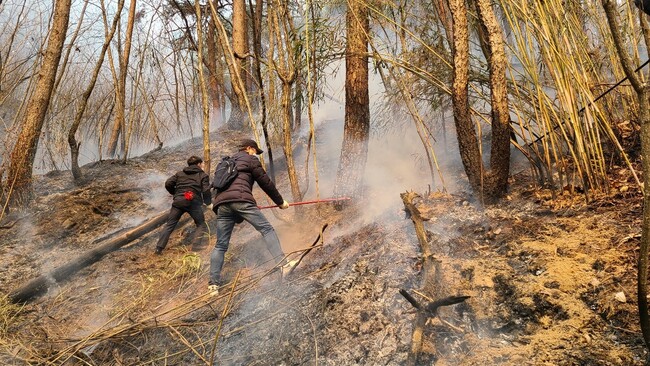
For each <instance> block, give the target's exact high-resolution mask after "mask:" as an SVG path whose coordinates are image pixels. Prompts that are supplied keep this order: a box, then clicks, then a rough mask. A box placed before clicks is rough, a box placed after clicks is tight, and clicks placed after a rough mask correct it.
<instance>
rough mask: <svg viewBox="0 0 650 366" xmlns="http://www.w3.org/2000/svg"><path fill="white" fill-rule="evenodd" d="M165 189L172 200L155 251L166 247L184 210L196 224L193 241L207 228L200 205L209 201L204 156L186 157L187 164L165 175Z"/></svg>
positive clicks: (210, 196)
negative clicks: (169, 174)
mask: <svg viewBox="0 0 650 366" xmlns="http://www.w3.org/2000/svg"><path fill="white" fill-rule="evenodd" d="M165 189H167V192H169V194H171V195H172V196H173V202H172V208H171V210H170V211H169V215H168V216H167V222H166V223H165V226H164V227H163V230H162V233H160V238H159V239H158V243H157V244H156V251H155V253H156V254H161V253H162V251H163V249H165V247H166V246H167V242H168V241H169V237H170V236H171V234H172V231H174V228H175V227H176V225H177V224H178V220H180V219H181V216H183V214H184V213H185V212H187V213H189V214H190V216H192V219H193V220H194V224H195V225H196V231H195V232H194V235H193V236H192V241H193V239H195V238H196V237H197V235H199V237H201V236H203V235H205V234H207V232H208V226H207V225H206V223H205V216H204V215H203V207H202V206H203V204H206V205H209V204H210V201H211V199H212V194H211V193H210V177H208V175H207V174H205V172H204V171H203V159H201V158H199V157H198V156H191V157H190V158H189V159H187V166H186V167H185V168H183V170H182V171H180V172H178V173H176V174H174V175H172V176H171V177H170V178H169V179H167V181H166V182H165Z"/></svg>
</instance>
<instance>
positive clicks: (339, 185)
mask: <svg viewBox="0 0 650 366" xmlns="http://www.w3.org/2000/svg"><path fill="white" fill-rule="evenodd" d="M346 28H347V30H346V32H347V44H346V46H345V127H344V130H343V144H342V147H341V158H340V160H339V166H338V171H337V174H336V184H335V186H334V193H335V195H336V196H349V197H361V196H362V194H363V182H362V181H363V175H364V172H365V168H366V161H367V160H368V137H369V134H370V97H369V95H368V39H367V36H368V34H370V23H369V20H368V8H367V7H366V5H365V3H364V2H363V1H360V0H351V1H349V2H348V9H347V12H346ZM336 207H337V208H339V209H340V208H342V205H341V204H337V205H336Z"/></svg>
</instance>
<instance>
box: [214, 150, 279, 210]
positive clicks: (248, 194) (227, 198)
mask: <svg viewBox="0 0 650 366" xmlns="http://www.w3.org/2000/svg"><path fill="white" fill-rule="evenodd" d="M232 157H233V159H235V164H236V165H237V171H239V174H238V175H237V178H235V180H234V181H233V182H232V184H231V185H230V187H228V188H227V189H226V190H225V191H223V192H218V193H217V194H216V196H215V197H214V200H213V201H212V204H213V206H214V207H213V210H216V208H217V206H219V205H220V204H222V203H227V202H250V203H252V204H254V205H256V204H257V202H256V201H255V198H254V197H253V184H254V183H255V182H257V184H258V185H259V186H260V188H262V190H263V191H264V193H266V194H267V195H268V196H269V197H270V198H271V199H272V200H273V202H275V204H277V205H281V204H282V202H284V198H282V195H281V194H280V192H278V189H277V188H276V187H275V184H274V183H273V181H272V180H271V178H269V176H268V175H267V174H266V171H265V170H264V168H262V164H261V163H260V161H259V159H258V158H257V157H256V156H254V155H249V154H248V153H246V152H245V151H239V152H237V153H236V154H235V155H233V156H232Z"/></svg>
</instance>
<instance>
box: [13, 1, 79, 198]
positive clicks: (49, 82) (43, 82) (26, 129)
mask: <svg viewBox="0 0 650 366" xmlns="http://www.w3.org/2000/svg"><path fill="white" fill-rule="evenodd" d="M70 3H71V0H57V1H55V5H54V17H53V20H52V28H51V31H50V38H49V40H48V42H47V48H46V50H45V56H44V57H43V65H42V66H41V69H40V70H39V72H38V75H37V76H36V78H37V81H36V87H35V90H34V94H33V95H32V96H31V98H30V100H29V102H28V103H27V110H26V111H25V117H24V119H23V122H22V129H21V131H20V134H19V135H18V139H17V141H16V144H15V145H14V147H13V150H12V151H11V158H10V163H9V170H8V175H7V180H6V183H5V184H6V186H7V187H6V192H7V194H8V196H9V198H10V199H11V200H12V201H13V202H19V201H23V200H26V199H29V198H31V195H32V168H33V166H34V159H35V157H36V149H37V148H38V141H39V138H40V136H41V130H42V129H43V123H44V121H45V116H46V114H47V110H48V108H49V106H50V98H51V97H52V89H53V87H54V82H55V78H56V72H57V69H58V67H59V61H60V60H61V53H62V51H63V44H64V42H65V38H66V31H67V30H68V22H69V19H70Z"/></svg>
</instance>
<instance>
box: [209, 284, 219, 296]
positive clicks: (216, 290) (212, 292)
mask: <svg viewBox="0 0 650 366" xmlns="http://www.w3.org/2000/svg"><path fill="white" fill-rule="evenodd" d="M208 292H209V293H210V295H219V286H218V285H208Z"/></svg>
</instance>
